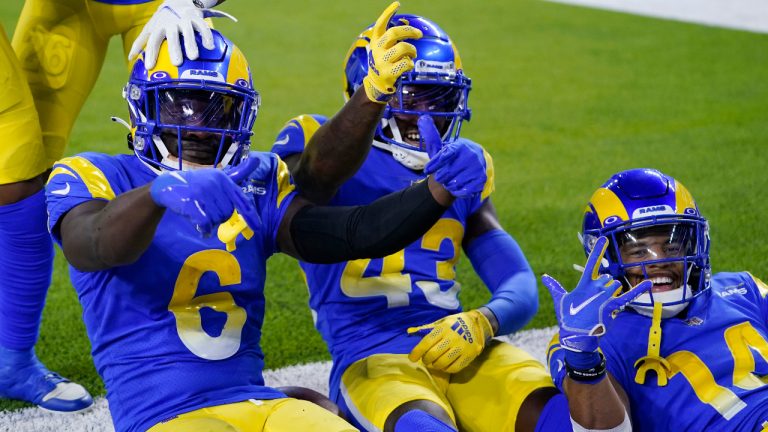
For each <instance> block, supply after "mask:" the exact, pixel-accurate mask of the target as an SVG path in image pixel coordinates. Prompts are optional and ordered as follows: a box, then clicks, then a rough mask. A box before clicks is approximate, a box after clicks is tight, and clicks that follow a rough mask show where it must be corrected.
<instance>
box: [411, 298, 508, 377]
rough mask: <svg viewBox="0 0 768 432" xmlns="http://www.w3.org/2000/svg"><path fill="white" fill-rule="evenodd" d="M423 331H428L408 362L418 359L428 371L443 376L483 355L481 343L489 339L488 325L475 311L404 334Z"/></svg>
mask: <svg viewBox="0 0 768 432" xmlns="http://www.w3.org/2000/svg"><path fill="white" fill-rule="evenodd" d="M427 330H431V331H430V332H429V333H428V334H427V335H426V336H424V338H422V339H421V342H419V343H418V345H416V346H415V347H413V350H411V352H410V354H408V359H410V360H411V361H413V362H416V361H419V359H421V360H422V361H423V362H424V365H426V366H427V367H428V368H430V369H437V370H441V371H444V372H447V373H456V372H458V371H460V370H462V369H464V368H465V367H466V366H468V365H469V364H470V363H472V360H474V359H475V357H477V356H478V355H480V353H481V352H483V348H484V347H485V342H486V341H487V340H488V339H490V338H491V337H493V329H492V328H491V323H490V322H488V318H486V317H485V315H483V313H482V312H480V311H479V310H477V309H475V310H471V311H469V312H462V313H457V314H455V315H450V316H447V317H445V318H442V319H439V320H437V321H435V322H433V323H432V324H427V325H423V326H419V327H411V328H409V329H408V334H414V333H423V332H425V331H427Z"/></svg>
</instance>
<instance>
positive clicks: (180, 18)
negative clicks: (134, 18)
mask: <svg viewBox="0 0 768 432" xmlns="http://www.w3.org/2000/svg"><path fill="white" fill-rule="evenodd" d="M215 5H216V1H215V0H165V1H164V2H163V3H162V4H161V5H160V7H158V8H157V11H156V12H155V14H154V15H152V18H150V20H149V22H147V24H146V25H145V26H144V29H143V30H142V31H141V33H139V36H138V37H137V38H136V40H135V41H134V42H133V45H132V46H131V52H130V53H129V54H128V60H133V59H134V58H136V56H138V55H139V53H140V52H141V50H142V49H144V46H145V45H146V49H144V63H145V66H146V68H147V69H152V68H154V67H155V64H156V62H157V55H158V53H159V52H160V46H161V45H162V44H163V41H164V40H166V39H168V53H169V54H170V56H171V63H173V64H174V65H175V66H180V65H181V64H182V63H183V62H184V52H186V54H187V58H188V59H190V60H195V59H197V57H198V56H199V55H200V53H199V50H198V48H197V41H196V40H195V33H199V34H200V38H201V40H202V45H203V47H204V48H205V49H209V50H210V49H213V35H212V34H211V29H210V27H208V24H206V22H205V18H207V17H227V18H229V19H231V20H233V21H237V19H236V18H235V17H233V16H232V15H230V14H228V13H225V12H221V11H217V10H213V9H208V8H210V7H213V6H215ZM179 35H181V36H182V37H183V39H184V51H182V50H181V40H180V39H179Z"/></svg>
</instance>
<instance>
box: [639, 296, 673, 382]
mask: <svg viewBox="0 0 768 432" xmlns="http://www.w3.org/2000/svg"><path fill="white" fill-rule="evenodd" d="M661 310H662V304H661V302H656V303H654V304H653V318H652V320H651V329H650V331H649V332H648V355H646V356H644V357H641V358H640V359H639V360H637V361H636V362H635V368H636V369H637V373H636V374H635V382H636V383H638V384H640V385H642V384H645V378H646V376H647V374H648V371H649V370H652V371H654V372H656V384H657V385H658V386H659V387H664V386H666V385H667V381H668V378H667V377H668V376H669V375H670V369H671V367H670V365H669V362H668V361H667V360H666V359H664V357H661V356H660V355H659V352H660V350H661Z"/></svg>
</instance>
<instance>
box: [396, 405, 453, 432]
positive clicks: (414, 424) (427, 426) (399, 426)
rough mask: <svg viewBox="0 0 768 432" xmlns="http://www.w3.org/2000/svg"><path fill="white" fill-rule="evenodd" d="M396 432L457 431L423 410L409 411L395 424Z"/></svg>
mask: <svg viewBox="0 0 768 432" xmlns="http://www.w3.org/2000/svg"><path fill="white" fill-rule="evenodd" d="M394 431H395V432H455V431H456V429H455V428H454V427H453V426H450V425H448V424H446V423H444V422H443V421H441V420H440V419H438V418H437V417H435V416H433V415H431V414H429V413H426V412H424V411H421V410H413V411H408V412H407V413H405V414H403V415H402V416H400V418H399V419H397V423H395V429H394Z"/></svg>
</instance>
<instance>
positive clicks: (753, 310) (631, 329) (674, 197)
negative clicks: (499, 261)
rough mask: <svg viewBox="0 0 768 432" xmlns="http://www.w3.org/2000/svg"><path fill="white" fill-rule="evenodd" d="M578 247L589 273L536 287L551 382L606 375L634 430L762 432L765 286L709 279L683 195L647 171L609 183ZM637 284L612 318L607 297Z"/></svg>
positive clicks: (766, 414)
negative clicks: (544, 296)
mask: <svg viewBox="0 0 768 432" xmlns="http://www.w3.org/2000/svg"><path fill="white" fill-rule="evenodd" d="M582 237H583V247H584V250H585V251H586V252H587V254H589V263H590V264H588V265H587V272H586V273H585V276H584V277H582V280H581V281H580V282H579V283H578V285H577V286H576V288H575V289H574V290H573V291H571V292H570V293H566V292H565V290H564V289H563V288H562V287H561V286H560V284H559V283H558V282H557V281H556V280H554V279H552V278H551V277H549V276H544V277H543V282H544V284H545V285H546V286H547V288H548V289H549V290H550V292H551V293H552V297H553V298H554V300H555V308H556V310H557V311H558V320H559V322H560V333H559V340H556V341H555V343H554V344H553V345H552V346H551V347H550V352H549V363H550V367H551V371H552V376H553V377H554V379H555V382H557V383H558V385H559V384H560V383H561V382H562V380H563V379H564V377H566V376H569V377H571V378H573V377H574V376H576V377H578V376H579V375H580V374H583V373H584V371H588V372H587V373H589V374H594V372H595V371H596V370H597V371H600V373H601V375H605V369H607V370H608V376H610V377H611V378H612V379H613V380H614V381H615V385H614V386H615V388H616V389H617V390H618V391H619V392H620V394H621V396H622V398H623V400H625V401H627V408H631V419H632V423H633V425H634V427H635V428H636V429H637V430H641V431H760V430H763V431H764V430H766V424H768V423H766V422H768V385H766V383H765V380H764V378H763V377H765V376H766V375H768V324H766V320H768V300H766V295H767V294H768V286H766V285H765V284H764V283H763V282H761V281H760V280H759V279H757V278H756V277H754V276H752V275H751V274H750V273H748V272H740V273H716V274H714V275H713V274H712V273H711V268H710V258H709V245H710V243H709V225H708V222H707V220H706V219H705V218H704V217H703V216H702V215H701V213H700V212H699V208H698V206H697V205H696V202H695V201H694V200H693V197H692V196H691V194H690V193H689V192H688V190H687V189H686V188H685V187H684V186H683V185H682V184H681V183H680V182H678V181H676V180H675V179H674V178H672V177H670V176H668V175H665V174H663V173H661V172H659V171H657V170H653V169H635V170H629V171H623V172H620V173H617V174H615V175H614V176H612V177H611V178H610V179H609V180H608V181H607V182H606V183H605V184H603V186H602V187H601V188H599V189H598V190H597V191H596V192H595V193H594V194H593V195H592V198H591V199H590V200H589V203H588V205H587V209H586V211H585V213H584V223H583V228H582ZM601 262H602V263H603V264H602V265H601ZM592 268H594V272H593V271H591V269H592ZM641 281H646V282H643V283H644V284H647V286H646V287H645V288H644V289H645V290H646V291H647V290H648V288H649V287H650V286H651V284H652V288H650V291H648V292H645V293H643V294H642V295H641V296H639V297H637V298H636V299H635V300H634V301H632V302H631V303H629V307H628V308H627V309H626V310H625V311H624V312H622V313H620V314H618V315H614V313H615V311H617V310H619V308H618V307H617V305H615V304H613V302H614V301H615V299H614V298H613V297H612V294H614V292H615V291H617V290H619V291H621V290H628V289H630V287H632V286H634V285H637V284H640V283H641ZM598 336H599V340H598ZM598 348H599V350H598ZM562 365H565V367H564V368H563V367H561V366H562ZM589 371H591V372H589ZM596 403H597V404H599V403H600V401H596Z"/></svg>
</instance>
